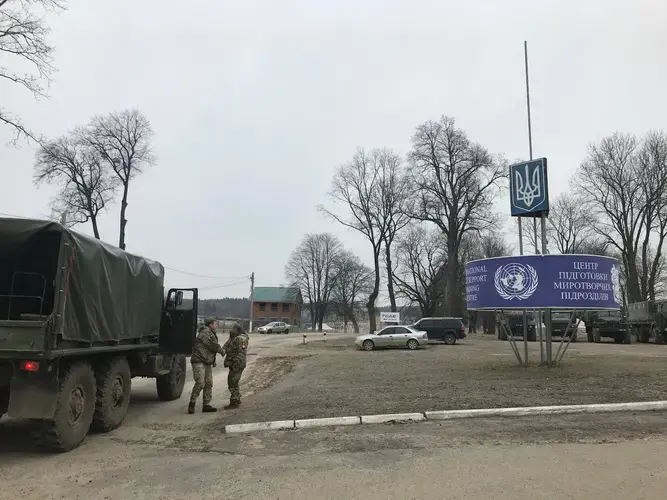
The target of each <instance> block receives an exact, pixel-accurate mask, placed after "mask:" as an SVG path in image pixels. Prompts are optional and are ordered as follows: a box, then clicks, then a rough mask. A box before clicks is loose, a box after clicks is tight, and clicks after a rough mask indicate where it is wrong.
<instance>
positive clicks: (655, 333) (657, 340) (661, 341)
mask: <svg viewBox="0 0 667 500" xmlns="http://www.w3.org/2000/svg"><path fill="white" fill-rule="evenodd" d="M651 336H652V337H653V338H654V339H655V340H654V342H655V343H656V344H658V345H662V344H664V343H665V336H664V334H662V333H658V329H657V328H654V329H653V335H651Z"/></svg>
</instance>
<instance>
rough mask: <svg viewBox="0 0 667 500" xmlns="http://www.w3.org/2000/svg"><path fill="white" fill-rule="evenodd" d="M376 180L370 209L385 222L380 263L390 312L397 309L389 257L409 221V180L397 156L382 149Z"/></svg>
mask: <svg viewBox="0 0 667 500" xmlns="http://www.w3.org/2000/svg"><path fill="white" fill-rule="evenodd" d="M377 166H378V167H379V174H380V183H379V196H378V197H377V199H376V200H375V201H376V205H377V206H376V207H374V209H375V210H376V211H377V212H378V213H379V216H380V217H379V218H380V220H382V221H386V224H387V230H386V231H385V233H384V238H383V242H384V264H385V268H386V270H387V292H388V294H389V303H390V305H391V310H392V312H396V311H398V309H397V306H396V293H395V291H394V272H393V263H392V260H391V254H392V249H393V245H394V241H395V240H396V236H397V235H398V233H399V232H400V231H401V230H402V229H403V228H404V227H405V226H406V225H407V224H408V223H409V222H410V217H409V215H408V212H409V209H408V202H409V200H410V195H409V183H408V179H407V177H406V175H405V172H404V171H403V169H402V167H401V159H400V157H399V156H398V155H396V154H394V153H392V152H391V151H389V150H385V151H383V154H381V155H379V157H378V164H377Z"/></svg>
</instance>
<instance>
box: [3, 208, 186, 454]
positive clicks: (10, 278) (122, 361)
mask: <svg viewBox="0 0 667 500" xmlns="http://www.w3.org/2000/svg"><path fill="white" fill-rule="evenodd" d="M0 259H1V262H2V266H1V267H0V418H1V417H2V415H3V414H5V413H6V414H8V415H9V416H10V417H12V418H22V419H32V420H34V421H35V426H34V427H35V437H36V438H37V440H38V443H39V444H40V445H42V446H44V447H46V448H49V449H51V450H54V451H68V450H70V449H72V448H74V447H76V446H78V445H79V444H80V443H81V442H82V441H83V439H84V438H85V437H86V435H87V434H88V432H89V430H91V429H92V430H96V431H101V432H108V431H111V430H113V429H115V428H117V427H118V426H120V425H121V423H122V422H123V419H124V418H125V415H126V412H127V408H128V404H129V401H130V390H131V384H132V378H133V377H152V378H155V379H156V389H157V395H158V397H159V399H160V400H162V401H172V400H176V399H178V398H180V396H181V394H182V392H183V388H184V385H185V377H186V355H189V354H191V353H192V347H193V343H194V338H195V335H196V323H197V289H195V288H189V289H171V290H169V291H168V293H167V294H166V295H165V293H164V287H163V280H164V268H163V266H162V265H161V264H159V263H158V262H155V261H151V260H148V259H145V258H142V257H139V256H136V255H132V254H130V253H128V252H125V251H123V250H120V249H118V248H116V247H113V246H111V245H108V244H105V243H102V242H100V241H99V240H96V239H93V238H90V237H87V236H84V235H81V234H78V233H76V232H74V231H71V230H69V229H66V228H64V227H63V226H61V225H60V224H57V223H53V222H45V221H38V220H27V219H7V218H0Z"/></svg>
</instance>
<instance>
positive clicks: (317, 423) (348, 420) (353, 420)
mask: <svg viewBox="0 0 667 500" xmlns="http://www.w3.org/2000/svg"><path fill="white" fill-rule="evenodd" d="M359 424H361V417H334V418H308V419H304V420H295V421H294V427H296V428H297V429H309V428H311V427H335V426H337V425H359Z"/></svg>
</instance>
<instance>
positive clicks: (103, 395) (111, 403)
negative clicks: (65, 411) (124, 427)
mask: <svg viewBox="0 0 667 500" xmlns="http://www.w3.org/2000/svg"><path fill="white" fill-rule="evenodd" d="M96 378H97V398H96V399H95V414H94V416H93V425H92V426H91V428H92V429H93V430H94V431H98V432H109V431H112V430H114V429H117V428H118V427H120V424H122V423H123V420H124V419H125V415H126V414H127V407H128V406H129V405H130V392H131V390H132V372H131V371H130V365H129V364H128V362H127V359H126V358H125V357H120V358H114V359H110V360H107V361H105V362H104V363H103V364H102V366H100V369H99V370H98V372H97V377H96Z"/></svg>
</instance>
